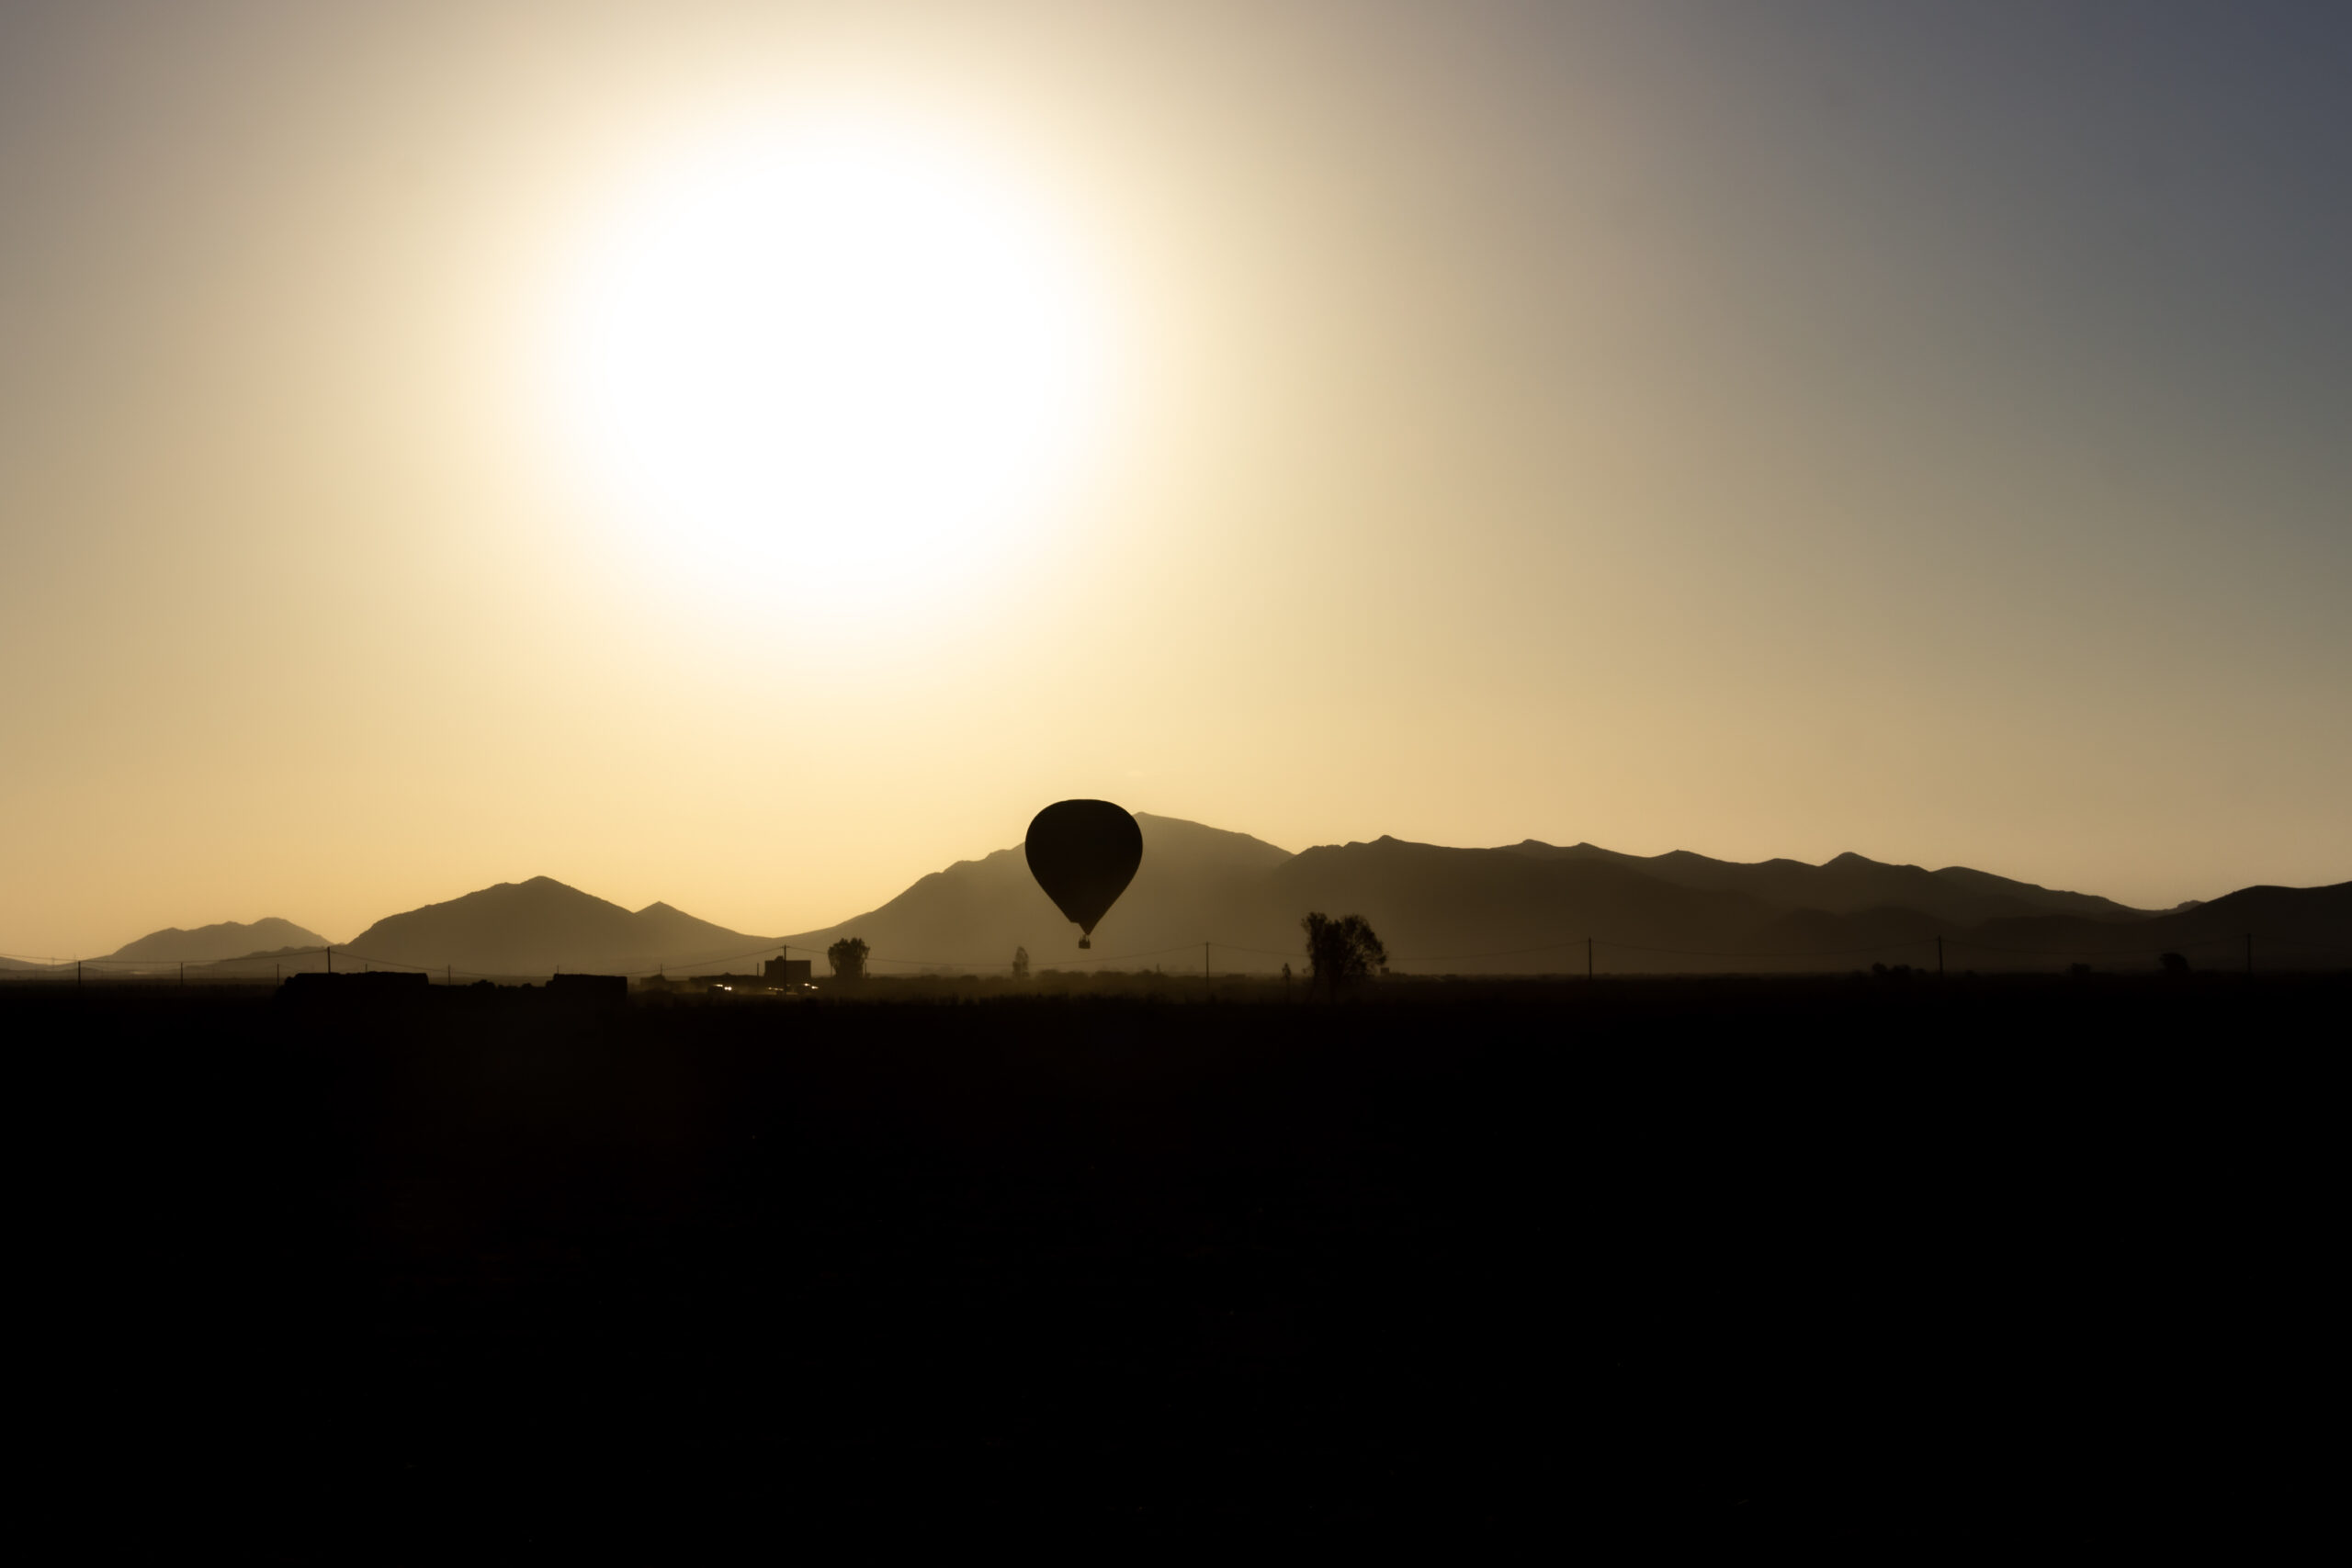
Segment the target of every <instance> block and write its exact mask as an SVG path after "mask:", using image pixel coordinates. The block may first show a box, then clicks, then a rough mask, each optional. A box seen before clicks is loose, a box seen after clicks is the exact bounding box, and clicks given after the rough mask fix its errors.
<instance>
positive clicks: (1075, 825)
mask: <svg viewBox="0 0 2352 1568" xmlns="http://www.w3.org/2000/svg"><path fill="white" fill-rule="evenodd" d="M1025 847H1026V848H1027V850H1028V852H1029V874H1030V875H1032V876H1034V877H1035V878H1036V879H1037V886H1040V887H1042V888H1044V889H1045V890H1046V897H1048V898H1051V899H1052V900H1053V901H1054V903H1055V906H1056V907H1057V908H1059V909H1060V910H1061V912H1062V913H1063V914H1065V915H1068V916H1069V918H1070V919H1072V920H1074V921H1076V922H1077V924H1078V929H1079V931H1080V936H1079V941H1078V945H1079V946H1080V947H1091V946H1093V945H1094V943H1093V942H1092V940H1091V939H1092V937H1093V935H1094V927H1095V924H1096V922H1097V921H1099V920H1101V919H1103V916H1104V915H1105V914H1108V913H1109V912H1110V908H1111V906H1112V905H1113V904H1114V903H1116V902H1118V898H1119V895H1120V894H1122V893H1125V891H1126V890H1127V884H1128V883H1130V882H1132V881H1134V880H1135V874H1136V866H1138V865H1141V864H1142V863H1143V829H1141V828H1138V827H1136V819H1135V818H1132V817H1130V816H1128V815H1127V814H1126V813H1125V811H1123V810H1121V809H1120V808H1119V807H1115V806H1114V805H1112V804H1111V803H1110V802H1109V801H1107V800H1060V801H1056V802H1055V803H1054V804H1053V805H1051V806H1048V807H1046V809H1044V810H1043V811H1040V812H1039V813H1037V815H1036V816H1035V818H1032V819H1031V820H1030V823H1029V841H1028V843H1027V845H1026V846H1025Z"/></svg>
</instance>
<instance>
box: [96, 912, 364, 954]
mask: <svg viewBox="0 0 2352 1568" xmlns="http://www.w3.org/2000/svg"><path fill="white" fill-rule="evenodd" d="M326 945H327V939H326V938H324V937H322V936H321V935H320V934H319V933H318V932H316V931H306V930H304V929H303V928H302V927H300V926H298V925H296V924H295V923H294V922H293V921H291V920H281V919H277V917H276V916H271V917H269V918H268V919H259V920H255V921H254V922H253V923H252V924H251V925H241V924H239V923H238V922H237V921H235V920H223V921H221V922H220V924H219V925H211V926H198V927H197V928H196V930H194V931H182V930H180V928H179V927H177V926H171V927H167V928H166V929H164V930H163V931H151V932H149V933H148V934H147V935H145V936H142V937H141V938H140V939H139V940H138V941H137V942H125V943H124V944H123V945H122V946H120V947H119V948H117V949H115V950H114V952H113V953H111V954H110V955H109V956H110V957H113V958H116V959H135V960H140V961H142V962H146V963H151V964H212V963H217V962H219V961H220V960H221V959H223V958H242V957H243V956H244V955H245V954H246V953H254V952H258V951H260V950H262V949H264V948H289V947H293V948H300V947H324V946H326Z"/></svg>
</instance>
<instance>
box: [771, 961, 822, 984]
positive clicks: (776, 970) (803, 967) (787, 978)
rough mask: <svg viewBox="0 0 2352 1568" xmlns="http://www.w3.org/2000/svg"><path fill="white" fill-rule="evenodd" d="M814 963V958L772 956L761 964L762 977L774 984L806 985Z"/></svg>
mask: <svg viewBox="0 0 2352 1568" xmlns="http://www.w3.org/2000/svg"><path fill="white" fill-rule="evenodd" d="M814 963H816V960H815V959H813V958H771V959H769V960H768V961H767V963H766V964H763V965H761V968H760V978H762V979H763V980H765V981H767V982H768V984H770V985H772V986H805V985H807V984H809V965H811V964H814Z"/></svg>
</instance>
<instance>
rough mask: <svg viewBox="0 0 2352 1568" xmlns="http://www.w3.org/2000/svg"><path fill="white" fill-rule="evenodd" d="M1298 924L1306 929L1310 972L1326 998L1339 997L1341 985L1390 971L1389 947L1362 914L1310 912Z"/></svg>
mask: <svg viewBox="0 0 2352 1568" xmlns="http://www.w3.org/2000/svg"><path fill="white" fill-rule="evenodd" d="M1298 927H1299V930H1301V931H1305V932H1306V966H1307V970H1308V973H1309V974H1310V975H1311V976H1313V979H1314V982H1315V983H1316V984H1317V985H1319V986H1321V987H1323V996H1324V999H1325V1000H1327V1001H1337V1000H1339V998H1340V987H1342V986H1345V985H1348V984H1349V983H1350V982H1351V981H1356V980H1363V979H1368V978H1370V977H1371V976H1374V975H1385V974H1386V973H1387V972H1388V950H1387V949H1386V948H1385V947H1383V946H1382V945H1381V944H1380V938H1378V937H1377V936H1375V935H1374V934H1373V930H1372V926H1371V923H1370V922H1369V921H1367V920H1366V919H1364V918H1363V916H1362V915H1343V916H1341V917H1340V919H1336V920H1335V919H1332V918H1331V917H1330V916H1329V915H1325V914H1320V913H1309V914H1306V915H1303V916H1301V917H1300V918H1299V921H1298ZM1289 976H1290V966H1289V965H1288V964H1284V965H1283V978H1284V979H1285V980H1287V979H1288V978H1289Z"/></svg>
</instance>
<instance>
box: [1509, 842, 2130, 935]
mask: <svg viewBox="0 0 2352 1568" xmlns="http://www.w3.org/2000/svg"><path fill="white" fill-rule="evenodd" d="M1510 848H1511V849H1512V850H1514V851H1516V852H1518V853H1521V854H1527V855H1536V856H1540V857H1543V858H1546V859H1587V860H1598V861H1605V862H1607V863H1611V864H1615V865H1622V866H1624V867H1627V868H1628V869H1631V870H1634V871H1639V872H1641V873H1643V874H1645V875H1649V876H1655V877H1657V879H1658V880H1660V881H1662V882H1671V883H1675V884H1677V885H1678V886H1683V887H1702V888H1707V889H1710V890H1714V891H1722V892H1737V893H1746V894H1749V895H1751V896H1752V897H1758V898H1761V899H1764V900H1765V901H1766V902H1768V903H1772V904H1777V905H1780V906H1781V907H1782V908H1789V909H1819V910H1822V911H1824V912H1826V913H1828V914H1834V915H1847V914H1856V913H1859V912H1860V911H1861V910H1864V909H1875V908H1904V909H1916V910H1917V911H1918V912H1919V913H1921V914H1923V915H1928V916H1932V917H1934V918H1935V919H1939V920H1944V921H1954V920H1957V921H1962V922H1965V923H1971V924H1973V923H1974V922H1975V921H1978V920H1991V919H2001V918H2003V917H2005V916H2012V915H2052V914H2065V915H2085V916H2090V917H2093V918H2098V919H2124V920H2130V919H2140V918H2142V917H2143V914H2145V913H2146V911H2144V910H2140V909H2131V908H2125V907H2124V906H2123V905H2121V904H2118V903H2116V902H2115V901H2114V900H2113V899H2110V898H2101V897H2097V896H2096V895H2093V894H2089V893H2061V892H2053V891H2052V890H2051V889H2050V888H2047V887H2043V886H2040V885H2038V884H2036V883H2031V882H2013V881H2011V880H2010V879H2009V878H2007V877H2006V876H1995V875H1994V874H1991V873H1990V872H1984V871H1973V870H1971V869H1970V868H1969V867H1967V866H1964V865H1948V866H1946V867H1944V868H1943V869H1942V870H1941V871H1928V870H1925V869H1923V868H1922V867H1919V866H1916V865H1889V864H1887V863H1884V862H1883V861H1874V860H1871V859H1869V858H1868V857H1866V856H1863V855H1858V854H1853V853H1850V852H1849V853H1846V854H1842V855H1839V856H1838V858H1837V859H1835V860H1832V861H1828V862H1826V863H1823V864H1821V865H1810V864H1807V863H1805V862H1804V861H1801V860H1768V861H1758V862H1755V863H1743V862H1738V861H1721V860H1710V859H1709V858H1708V857H1706V856H1705V855H1697V854H1692V853H1691V852H1690V851H1688V850H1675V851H1672V852H1668V853H1666V854H1662V855H1627V854H1619V853H1617V852H1615V851H1613V850H1604V849H1601V848H1600V847H1599V846H1598V845H1595V844H1572V845H1570V846H1568V847H1567V848H1566V849H1560V848H1556V847H1555V846H1553V845H1551V844H1546V843H1543V842H1540V841H1538V840H1534V839H1530V840H1527V841H1526V842H1524V843H1520V844H1513V845H1510Z"/></svg>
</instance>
